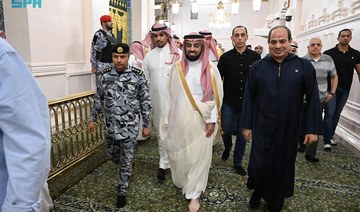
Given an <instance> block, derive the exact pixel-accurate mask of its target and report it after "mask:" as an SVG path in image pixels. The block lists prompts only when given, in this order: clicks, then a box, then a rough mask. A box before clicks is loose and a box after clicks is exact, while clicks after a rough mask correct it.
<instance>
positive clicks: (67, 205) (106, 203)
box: [54, 136, 360, 212]
mask: <svg viewBox="0 0 360 212" xmlns="http://www.w3.org/2000/svg"><path fill="white" fill-rule="evenodd" d="M318 146H319V149H318V153H317V156H318V158H319V159H320V162H319V163H317V164H313V163H310V162H307V161H306V160H305V159H304V155H303V153H298V157H297V161H296V182H295V195H294V196H293V197H292V198H288V199H286V200H285V204H284V210H283V211H360V158H358V157H356V156H355V155H354V154H352V153H351V152H350V151H348V150H347V149H345V148H344V147H343V146H342V145H340V144H339V145H337V146H333V149H332V152H325V151H323V150H322V147H323V144H322V142H320V144H319V145H318ZM222 150H223V144H222V142H221V141H219V142H218V143H217V144H216V145H215V146H214V151H213V161H212V167H211V170H210V176H209V181H208V187H207V190H206V192H205V193H204V194H203V195H202V196H201V208H200V211H225V212H232V211H266V209H265V208H266V206H265V202H263V201H262V203H261V206H260V209H259V210H250V209H249V207H248V201H249V198H250V195H251V191H249V190H248V189H247V188H246V186H245V183H246V177H242V176H240V175H238V174H236V173H235V171H234V169H233V167H232V157H230V158H229V160H227V161H222V160H221V158H220V157H221V154H222ZM249 150H250V144H247V150H246V153H245V156H244V167H245V168H246V167H247V163H248V158H249ZM157 169H158V153H157V143H156V140H155V139H154V136H153V137H152V138H151V139H150V140H148V141H145V142H142V143H140V144H139V145H138V146H137V148H136V154H135V167H134V169H133V175H132V179H131V182H130V189H129V192H128V195H127V202H128V203H127V205H126V206H125V207H124V208H123V209H122V210H119V209H116V208H115V204H116V184H117V167H116V166H115V164H113V163H112V162H111V161H107V162H105V163H104V164H103V165H101V166H100V167H98V168H97V169H95V170H94V171H93V172H91V173H90V174H88V175H87V176H86V177H85V178H83V179H82V180H81V181H80V182H79V183H77V184H76V185H74V186H73V187H71V188H70V189H68V190H67V191H66V192H65V193H63V194H62V195H60V196H59V197H58V198H57V199H55V200H54V211H187V208H188V202H187V201H186V199H185V198H184V196H183V194H182V193H181V189H178V188H176V187H175V186H174V185H173V184H172V182H171V176H170V171H168V172H167V179H166V181H165V182H164V184H159V183H158V182H157V178H156V173H157Z"/></svg>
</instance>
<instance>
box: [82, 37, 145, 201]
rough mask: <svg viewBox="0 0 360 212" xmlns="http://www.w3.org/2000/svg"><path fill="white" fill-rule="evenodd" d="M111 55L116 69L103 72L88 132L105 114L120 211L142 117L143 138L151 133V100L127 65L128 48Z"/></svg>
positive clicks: (119, 48) (139, 73)
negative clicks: (115, 168)
mask: <svg viewBox="0 0 360 212" xmlns="http://www.w3.org/2000/svg"><path fill="white" fill-rule="evenodd" d="M111 55H112V61H113V65H112V66H110V67H108V68H106V69H104V74H103V75H102V76H100V80H99V83H98V85H97V91H96V94H95V96H94V103H93V108H92V112H91V116H90V120H89V123H88V130H89V132H93V131H94V127H95V126H94V121H95V120H96V118H97V117H98V115H99V113H100V112H101V111H104V117H105V120H104V122H105V123H104V128H105V129H104V131H105V142H106V145H107V154H108V156H109V157H110V159H111V160H112V161H113V162H114V163H116V164H118V165H119V182H118V184H119V186H118V192H117V195H118V196H117V204H116V205H117V207H118V208H121V207H123V206H125V204H126V198H125V195H126V192H127V190H128V185H129V180H130V176H131V170H132V160H133V154H134V144H135V141H136V137H137V135H138V131H139V120H140V114H141V116H142V118H143V130H142V133H143V135H144V136H149V135H150V133H151V129H150V113H151V105H150V103H151V100H150V94H149V88H148V86H147V84H146V81H145V78H144V77H143V74H142V71H141V70H139V69H136V68H133V67H131V66H129V65H128V60H129V46H128V45H127V44H123V43H120V44H117V45H116V46H114V48H113V49H112V51H111Z"/></svg>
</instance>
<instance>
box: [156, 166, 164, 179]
mask: <svg viewBox="0 0 360 212" xmlns="http://www.w3.org/2000/svg"><path fill="white" fill-rule="evenodd" d="M157 178H158V180H159V182H164V180H165V178H166V176H165V169H162V168H159V171H158V173H157Z"/></svg>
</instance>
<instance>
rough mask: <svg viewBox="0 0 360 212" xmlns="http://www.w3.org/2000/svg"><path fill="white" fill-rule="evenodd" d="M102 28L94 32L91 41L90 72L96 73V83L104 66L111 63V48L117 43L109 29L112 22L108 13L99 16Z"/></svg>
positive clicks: (111, 26)
mask: <svg viewBox="0 0 360 212" xmlns="http://www.w3.org/2000/svg"><path fill="white" fill-rule="evenodd" d="M100 24H101V27H102V29H99V30H98V31H97V32H95V34H94V37H93V40H92V43H91V56H90V63H91V72H92V73H93V74H96V84H98V81H99V76H100V75H102V74H103V70H104V68H106V67H107V66H109V65H111V64H112V60H111V50H112V48H113V47H114V46H115V45H116V44H117V43H118V42H117V40H116V38H115V36H114V35H113V34H112V32H111V30H112V28H113V24H112V22H111V16H110V15H103V16H101V17H100Z"/></svg>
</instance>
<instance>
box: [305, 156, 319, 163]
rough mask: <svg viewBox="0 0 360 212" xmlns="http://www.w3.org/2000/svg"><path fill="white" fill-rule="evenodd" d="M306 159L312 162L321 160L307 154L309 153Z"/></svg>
mask: <svg viewBox="0 0 360 212" xmlns="http://www.w3.org/2000/svg"><path fill="white" fill-rule="evenodd" d="M305 159H306V160H307V161H310V162H312V163H317V162H319V161H320V160H319V158H315V157H310V156H307V155H305Z"/></svg>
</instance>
